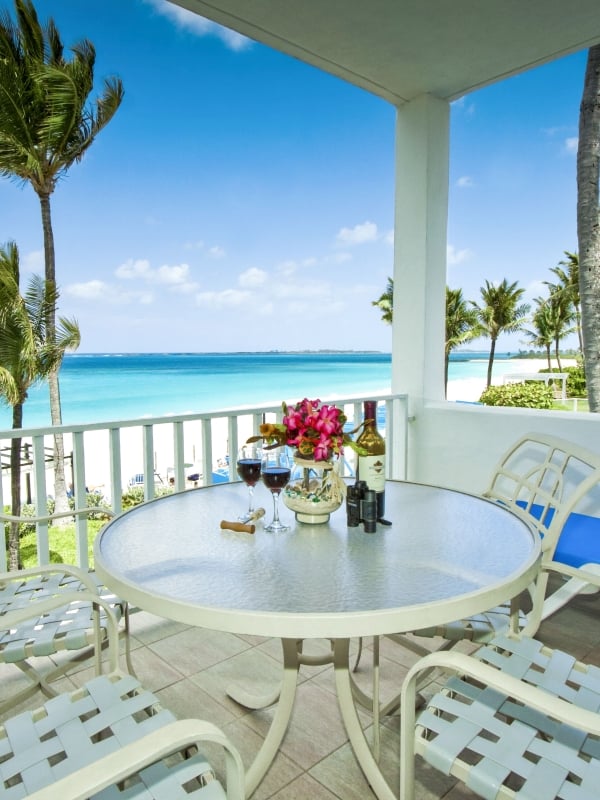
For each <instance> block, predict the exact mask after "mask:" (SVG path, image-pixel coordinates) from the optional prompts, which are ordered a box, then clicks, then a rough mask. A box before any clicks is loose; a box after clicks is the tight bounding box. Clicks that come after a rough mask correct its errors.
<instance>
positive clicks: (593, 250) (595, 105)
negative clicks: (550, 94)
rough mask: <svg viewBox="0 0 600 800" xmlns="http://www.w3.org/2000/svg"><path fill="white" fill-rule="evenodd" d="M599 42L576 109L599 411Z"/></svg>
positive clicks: (588, 357)
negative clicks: (579, 103)
mask: <svg viewBox="0 0 600 800" xmlns="http://www.w3.org/2000/svg"><path fill="white" fill-rule="evenodd" d="M599 179H600V45H595V46H594V47H590V49H589V51H588V60H587V66H586V71H585V80H584V86H583V96H582V99H581V108H580V112H579V147H578V150H577V238H578V244H579V294H580V297H581V318H582V333H583V355H584V361H585V378H586V383H587V392H588V402H589V409H590V411H594V412H596V413H598V412H600V205H599V202H598V200H599V198H598V193H599V187H598V181H599Z"/></svg>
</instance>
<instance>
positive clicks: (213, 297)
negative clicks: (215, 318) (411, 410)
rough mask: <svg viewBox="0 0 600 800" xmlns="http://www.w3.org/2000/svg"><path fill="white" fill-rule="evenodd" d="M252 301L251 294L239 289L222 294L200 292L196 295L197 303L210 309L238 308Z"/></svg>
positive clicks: (227, 290) (224, 291)
mask: <svg viewBox="0 0 600 800" xmlns="http://www.w3.org/2000/svg"><path fill="white" fill-rule="evenodd" d="M251 299H252V294H251V293H250V292H242V291H240V290H239V289H224V290H223V291H222V292H199V293H198V294H196V303H197V304H198V305H199V306H209V307H210V308H217V309H219V308H236V307H238V306H242V305H244V303H247V302H249V301H250V300H251Z"/></svg>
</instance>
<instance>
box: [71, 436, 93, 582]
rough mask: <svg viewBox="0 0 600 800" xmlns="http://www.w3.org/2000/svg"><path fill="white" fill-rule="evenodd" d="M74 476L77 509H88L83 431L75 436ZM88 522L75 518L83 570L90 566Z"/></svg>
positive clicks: (79, 558)
mask: <svg viewBox="0 0 600 800" xmlns="http://www.w3.org/2000/svg"><path fill="white" fill-rule="evenodd" d="M73 474H74V477H75V486H74V487H73V496H74V498H75V508H86V506H87V486H86V482H85V449H84V446H83V431H76V432H75V433H74V434H73ZM87 535H88V521H87V517H86V516H85V515H83V516H82V515H81V514H78V515H77V516H76V517H75V546H76V548H77V564H78V565H79V566H80V567H81V568H82V569H88V568H89V566H90V563H89V558H88V542H87Z"/></svg>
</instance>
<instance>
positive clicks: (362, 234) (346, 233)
mask: <svg viewBox="0 0 600 800" xmlns="http://www.w3.org/2000/svg"><path fill="white" fill-rule="evenodd" d="M378 238H379V234H378V232H377V225H376V224H375V223H374V222H363V223H361V224H359V225H355V226H354V227H353V228H342V229H341V230H340V231H338V234H337V236H336V242H337V244H342V245H355V244H364V243H365V242H375V241H377V239H378Z"/></svg>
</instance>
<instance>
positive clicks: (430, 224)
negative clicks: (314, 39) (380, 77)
mask: <svg viewBox="0 0 600 800" xmlns="http://www.w3.org/2000/svg"><path fill="white" fill-rule="evenodd" d="M449 112H450V107H449V103H448V102H446V101H445V100H439V99H438V98H435V97H433V96H431V95H421V96H420V97H418V98H416V99H415V100H413V101H411V102H410V103H406V104H405V105H403V106H401V107H399V108H398V113H397V123H396V212H395V233H394V319H393V330H392V390H393V391H394V392H406V393H408V394H409V414H410V415H411V416H414V417H415V421H414V422H413V423H412V426H411V427H412V429H413V433H412V434H411V440H412V442H411V444H412V445H416V444H417V442H416V441H414V437H415V436H416V435H418V422H419V412H420V409H421V408H422V407H423V403H424V402H425V400H443V398H444V342H445V316H446V314H445V309H446V231H447V216H448V158H449V155H448V154H449V141H448V139H449V119H450V113H449ZM415 449H416V448H415V447H414V446H411V447H410V448H409V450H411V451H412V452H413V453H414V452H415ZM411 461H412V459H411ZM413 463H414V461H413ZM408 467H409V474H410V471H411V470H410V467H411V464H410V463H409V465H408Z"/></svg>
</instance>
